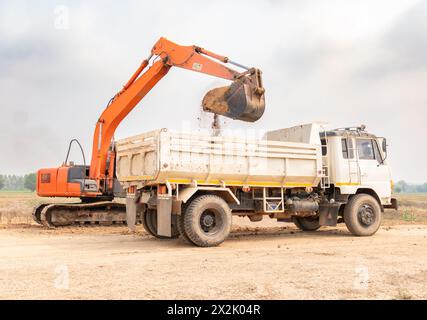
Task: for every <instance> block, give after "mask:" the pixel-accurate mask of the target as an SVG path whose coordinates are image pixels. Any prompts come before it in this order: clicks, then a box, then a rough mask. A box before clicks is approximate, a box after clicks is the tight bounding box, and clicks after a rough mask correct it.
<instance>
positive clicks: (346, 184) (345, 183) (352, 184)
mask: <svg viewBox="0 0 427 320" xmlns="http://www.w3.org/2000/svg"><path fill="white" fill-rule="evenodd" d="M335 185H336V186H359V185H360V183H358V182H337V183H335Z"/></svg>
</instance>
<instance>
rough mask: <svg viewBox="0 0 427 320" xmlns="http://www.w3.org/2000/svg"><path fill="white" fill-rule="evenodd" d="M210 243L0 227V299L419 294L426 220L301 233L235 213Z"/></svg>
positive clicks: (423, 284) (426, 260) (120, 230)
mask: <svg viewBox="0 0 427 320" xmlns="http://www.w3.org/2000/svg"><path fill="white" fill-rule="evenodd" d="M234 224H235V227H234V230H233V233H232V235H231V236H230V238H229V239H228V240H227V241H226V242H224V243H223V244H222V245H221V246H219V247H216V248H198V247H194V246H192V245H190V244H188V243H186V242H185V241H184V240H181V239H179V240H158V239H154V238H153V237H151V236H148V235H147V234H145V232H144V231H143V230H142V228H141V227H138V229H137V233H136V234H130V233H129V232H128V231H127V229H126V227H121V226H115V227H97V228H94V227H71V228H65V229H61V230H45V229H43V228H42V227H39V226H35V225H19V226H14V225H3V226H1V227H0V298H1V299H62V298H65V299H89V298H90V299H337V298H339V299H352V298H356V299H380V298H385V299H426V298H427V225H421V224H404V225H394V224H392V225H387V226H384V227H382V228H381V229H380V230H379V231H378V233H377V234H376V235H375V236H373V237H367V238H356V237H353V236H351V235H350V234H349V233H348V232H347V230H346V229H345V227H342V226H340V227H338V228H322V229H321V230H319V231H317V232H301V231H298V230H297V229H295V227H294V226H293V225H292V224H280V223H277V222H274V221H272V220H269V219H268V220H266V221H262V222H259V223H255V224H254V223H250V222H248V221H247V220H243V218H235V219H234Z"/></svg>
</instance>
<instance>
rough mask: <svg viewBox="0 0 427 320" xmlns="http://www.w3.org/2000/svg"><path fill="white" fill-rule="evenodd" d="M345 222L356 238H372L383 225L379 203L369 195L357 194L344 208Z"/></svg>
mask: <svg viewBox="0 0 427 320" xmlns="http://www.w3.org/2000/svg"><path fill="white" fill-rule="evenodd" d="M344 222H345V224H346V226H347V229H348V230H349V231H350V232H351V233H352V234H353V235H355V236H371V235H373V234H374V233H375V232H377V230H378V228H379V227H380V224H381V208H380V205H379V204H378V201H377V200H376V199H375V198H374V197H372V196H370V195H368V194H357V195H355V196H354V197H352V198H351V199H350V201H349V202H348V203H347V204H346V206H345V208H344Z"/></svg>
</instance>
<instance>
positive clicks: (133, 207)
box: [126, 195, 137, 232]
mask: <svg viewBox="0 0 427 320" xmlns="http://www.w3.org/2000/svg"><path fill="white" fill-rule="evenodd" d="M136 211H137V203H136V200H135V198H134V196H133V195H128V196H127V197H126V223H127V225H128V228H129V230H130V231H132V232H134V231H135V224H136Z"/></svg>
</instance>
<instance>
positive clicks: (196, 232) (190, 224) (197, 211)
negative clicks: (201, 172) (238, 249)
mask: <svg viewBox="0 0 427 320" xmlns="http://www.w3.org/2000/svg"><path fill="white" fill-rule="evenodd" d="M183 229H184V230H183V231H184V233H185V235H186V236H187V237H188V239H189V240H190V241H191V242H192V243H194V244H195V245H197V246H199V247H214V246H217V245H219V244H220V243H222V242H223V241H224V240H225V239H226V238H227V237H228V235H229V234H230V230H231V209H230V207H229V206H228V204H227V203H226V202H225V201H224V200H223V199H222V198H220V197H218V196H215V195H209V194H208V195H203V196H200V197H198V198H196V199H194V200H193V201H192V202H191V203H190V205H189V206H188V207H187V209H186V210H185V212H184V216H183Z"/></svg>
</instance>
